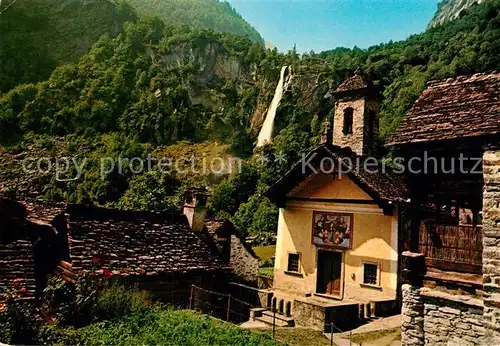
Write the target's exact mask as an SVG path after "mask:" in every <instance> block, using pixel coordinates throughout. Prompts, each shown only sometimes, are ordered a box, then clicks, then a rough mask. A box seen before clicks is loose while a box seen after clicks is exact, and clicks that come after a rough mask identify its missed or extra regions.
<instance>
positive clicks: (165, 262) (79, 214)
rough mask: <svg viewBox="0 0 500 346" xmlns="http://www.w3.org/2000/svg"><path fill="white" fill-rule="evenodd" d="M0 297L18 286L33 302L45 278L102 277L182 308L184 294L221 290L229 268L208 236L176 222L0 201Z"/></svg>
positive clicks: (162, 216) (146, 214) (126, 213)
mask: <svg viewBox="0 0 500 346" xmlns="http://www.w3.org/2000/svg"><path fill="white" fill-rule="evenodd" d="M0 211H1V213H0V215H1V216H2V223H1V224H0V227H1V228H0V230H1V232H0V235H1V236H0V240H1V245H0V261H1V263H2V268H1V269H0V290H4V289H5V288H7V287H8V286H9V285H11V284H12V281H13V280H14V279H18V278H20V279H23V281H24V284H25V285H26V286H27V289H28V291H29V293H30V294H32V295H33V296H35V295H38V296H39V294H40V293H41V291H42V290H43V288H44V285H45V280H46V278H47V276H48V275H53V274H59V275H62V276H63V277H65V278H66V279H67V280H69V281H74V280H75V279H76V278H77V277H78V276H79V275H80V274H81V273H82V272H83V271H109V273H110V274H111V275H114V276H118V277H121V278H123V279H124V280H126V281H129V282H134V283H138V284H140V285H141V286H142V287H144V288H146V289H148V290H150V291H152V292H153V293H154V294H155V295H156V296H157V297H158V298H160V299H162V300H164V301H172V302H182V303H187V301H188V299H189V294H190V286H191V285H192V284H196V285H198V286H202V287H210V288H218V287H224V284H225V283H226V282H227V280H226V279H227V278H226V276H227V273H228V272H229V271H230V267H229V266H228V264H227V263H226V261H225V260H224V259H223V256H222V254H221V252H220V251H219V250H218V248H217V244H216V242H215V241H214V239H213V238H212V236H211V235H210V234H209V233H208V232H206V231H205V230H204V229H202V230H193V229H192V228H191V227H190V226H189V223H188V219H187V218H186V216H184V215H180V214H179V215H165V214H159V213H151V212H135V211H120V210H113V209H106V208H98V207H87V206H81V205H67V206H66V205H55V204H51V203H46V202H41V201H31V202H26V201H22V202H15V201H11V200H7V199H3V200H1V204H0Z"/></svg>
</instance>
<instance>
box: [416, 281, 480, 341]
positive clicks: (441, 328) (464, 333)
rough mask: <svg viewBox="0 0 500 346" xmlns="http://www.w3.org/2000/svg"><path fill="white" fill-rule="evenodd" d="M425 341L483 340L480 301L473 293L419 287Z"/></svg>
mask: <svg viewBox="0 0 500 346" xmlns="http://www.w3.org/2000/svg"><path fill="white" fill-rule="evenodd" d="M420 295H421V296H422V297H423V302H424V321H423V322H424V323H423V327H424V337H425V344H426V345H443V344H451V345H463V346H466V345H479V344H482V343H483V340H484V326H483V302H482V300H480V299H476V298H474V297H472V296H464V295H451V294H448V293H445V292H440V291H434V290H431V289H428V288H423V289H421V290H420Z"/></svg>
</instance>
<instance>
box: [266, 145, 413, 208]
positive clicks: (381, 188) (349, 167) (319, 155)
mask: <svg viewBox="0 0 500 346" xmlns="http://www.w3.org/2000/svg"><path fill="white" fill-rule="evenodd" d="M324 157H330V158H332V159H333V162H334V163H335V164H340V165H342V171H343V172H347V173H346V174H347V176H349V178H351V179H352V180H353V181H354V183H356V184H357V185H358V186H359V187H361V188H362V189H363V190H364V191H365V192H366V193H367V194H368V195H369V196H370V197H372V198H373V199H374V200H375V201H378V202H380V204H383V205H385V204H387V203H388V202H399V203H404V202H406V201H407V199H408V191H407V188H406V184H405V181H404V178H403V177H402V176H400V175H396V174H394V173H393V172H392V170H391V169H390V168H389V167H383V166H382V165H381V164H380V163H379V162H375V161H374V160H373V158H367V157H364V156H360V155H358V154H356V153H354V152H353V151H352V150H351V149H350V148H341V147H339V146H335V145H331V144H323V145H320V146H319V147H317V148H315V149H313V150H311V151H310V152H309V153H308V154H307V155H306V156H305V158H304V159H303V160H301V161H300V162H298V163H297V164H296V165H295V166H293V167H292V168H291V169H290V170H289V171H288V172H287V173H286V174H285V175H284V176H283V177H282V178H281V179H280V180H278V181H277V182H276V183H275V184H274V185H273V186H271V188H270V189H269V190H268V191H267V195H268V196H269V197H270V199H271V200H273V201H275V202H278V203H279V201H282V200H283V198H285V196H286V194H287V193H289V192H290V191H291V190H292V189H293V188H294V187H295V186H297V185H298V184H300V183H301V182H302V181H304V180H305V179H306V178H307V177H308V176H310V175H311V174H313V173H314V172H313V171H312V170H311V169H310V168H308V167H307V166H306V168H305V169H304V165H303V162H310V163H311V166H313V167H318V166H319V164H320V162H321V160H322V159H323V158H324ZM367 160H370V161H369V162H368V161H367ZM365 167H369V168H370V169H365ZM336 169H338V167H336ZM332 174H335V173H332Z"/></svg>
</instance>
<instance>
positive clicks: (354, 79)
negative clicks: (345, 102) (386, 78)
mask: <svg viewBox="0 0 500 346" xmlns="http://www.w3.org/2000/svg"><path fill="white" fill-rule="evenodd" d="M372 86H373V84H372V82H371V80H370V79H369V78H368V77H367V76H366V75H365V73H364V72H363V71H362V70H361V69H359V68H358V69H357V70H356V71H355V72H354V75H352V76H351V77H349V78H347V79H346V80H344V81H343V82H342V83H341V84H340V85H339V86H338V87H337V89H335V93H344V92H349V91H357V90H362V89H365V88H370V87H372Z"/></svg>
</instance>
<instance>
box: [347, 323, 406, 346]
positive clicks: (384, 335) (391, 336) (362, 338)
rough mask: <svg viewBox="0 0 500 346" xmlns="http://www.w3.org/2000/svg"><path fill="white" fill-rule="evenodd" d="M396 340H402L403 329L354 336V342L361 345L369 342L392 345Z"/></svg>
mask: <svg viewBox="0 0 500 346" xmlns="http://www.w3.org/2000/svg"><path fill="white" fill-rule="evenodd" d="M380 339H383V340H380ZM396 340H401V329H400V328H399V327H398V328H394V329H388V330H379V331H374V332H368V333H362V334H353V336H352V342H354V343H356V344H361V345H362V344H364V343H366V342H369V341H370V342H372V344H374V345H378V344H380V345H381V346H382V345H390V344H391V343H392V342H393V341H396Z"/></svg>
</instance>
